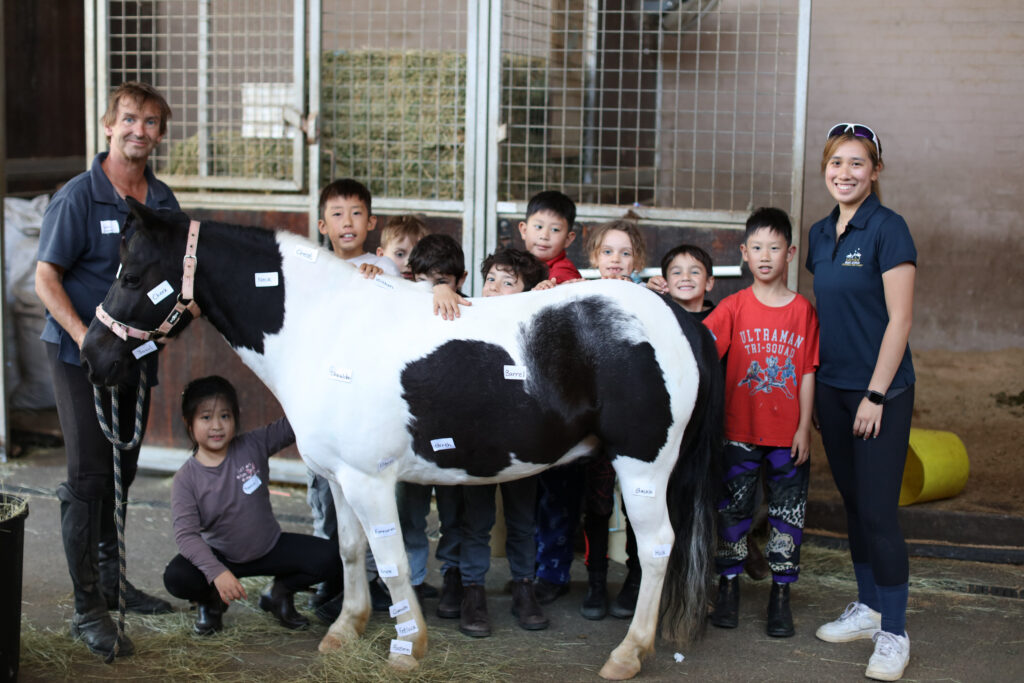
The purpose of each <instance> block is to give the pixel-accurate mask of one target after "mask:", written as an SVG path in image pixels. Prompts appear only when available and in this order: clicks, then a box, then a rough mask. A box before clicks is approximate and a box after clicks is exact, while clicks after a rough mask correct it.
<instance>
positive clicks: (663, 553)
mask: <svg viewBox="0 0 1024 683" xmlns="http://www.w3.org/2000/svg"><path fill="white" fill-rule="evenodd" d="M651 554H652V555H654V556H655V557H668V556H669V555H671V554H672V544H671V543H662V544H661V545H656V546H654V552H652V553H651Z"/></svg>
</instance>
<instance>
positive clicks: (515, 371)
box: [505, 365, 526, 381]
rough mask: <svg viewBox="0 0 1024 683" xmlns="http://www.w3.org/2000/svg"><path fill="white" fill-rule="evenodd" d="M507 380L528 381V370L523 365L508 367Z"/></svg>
mask: <svg viewBox="0 0 1024 683" xmlns="http://www.w3.org/2000/svg"><path fill="white" fill-rule="evenodd" d="M505 379H519V380H523V381H525V380H526V368H524V367H523V366H522V365H506V366H505Z"/></svg>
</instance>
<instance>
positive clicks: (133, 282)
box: [122, 273, 139, 287]
mask: <svg viewBox="0 0 1024 683" xmlns="http://www.w3.org/2000/svg"><path fill="white" fill-rule="evenodd" d="M122 279H123V280H124V285H125V287H138V286H139V276H138V275H132V274H131V273H125V274H124V277H123V278H122Z"/></svg>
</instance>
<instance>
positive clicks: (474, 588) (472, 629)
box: [459, 583, 491, 638]
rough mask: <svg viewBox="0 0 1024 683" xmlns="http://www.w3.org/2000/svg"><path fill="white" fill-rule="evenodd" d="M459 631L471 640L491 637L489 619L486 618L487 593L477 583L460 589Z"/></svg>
mask: <svg viewBox="0 0 1024 683" xmlns="http://www.w3.org/2000/svg"><path fill="white" fill-rule="evenodd" d="M462 591H463V592H462V605H461V607H460V609H459V612H460V613H461V616H460V621H459V630H460V631H462V632H463V633H465V634H466V635H467V636H471V637H473V638H486V637H487V636H489V635H491V619H490V617H489V616H487V591H486V590H484V587H483V586H481V585H480V584H478V583H471V584H467V585H465V586H463V587H462Z"/></svg>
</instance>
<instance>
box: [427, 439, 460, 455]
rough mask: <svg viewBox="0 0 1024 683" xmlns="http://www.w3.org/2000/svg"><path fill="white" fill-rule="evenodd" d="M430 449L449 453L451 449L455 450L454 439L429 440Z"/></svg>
mask: <svg viewBox="0 0 1024 683" xmlns="http://www.w3.org/2000/svg"><path fill="white" fill-rule="evenodd" d="M430 447H431V448H433V449H434V451H435V452H436V451H450V450H451V449H453V448H455V439H452V438H450V437H449V438H447V439H431V440H430Z"/></svg>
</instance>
